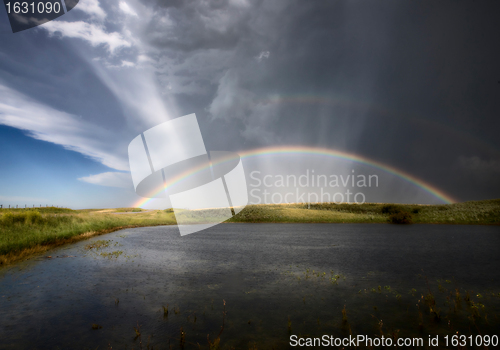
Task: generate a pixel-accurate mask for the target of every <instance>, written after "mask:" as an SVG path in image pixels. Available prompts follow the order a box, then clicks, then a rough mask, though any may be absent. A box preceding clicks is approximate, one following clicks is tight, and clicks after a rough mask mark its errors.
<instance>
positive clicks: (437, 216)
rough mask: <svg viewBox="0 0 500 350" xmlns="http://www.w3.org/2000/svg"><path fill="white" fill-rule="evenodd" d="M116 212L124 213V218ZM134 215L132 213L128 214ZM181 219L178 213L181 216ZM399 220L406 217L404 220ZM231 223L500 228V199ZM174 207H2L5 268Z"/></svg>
mask: <svg viewBox="0 0 500 350" xmlns="http://www.w3.org/2000/svg"><path fill="white" fill-rule="evenodd" d="M113 212H120V213H123V214H121V215H116V214H113ZM129 213H130V214H129ZM222 213H223V212H222V211H221V210H199V211H196V212H188V211H186V212H184V213H181V214H180V215H182V216H183V218H184V219H186V220H188V222H190V223H202V222H213V221H214V220H219V219H220V221H223V218H222V219H221V214H222ZM178 215H179V213H178ZM398 218H403V219H404V220H400V221H398V220H399V219H398ZM226 222H240V223H244V222H252V223H388V222H394V223H398V222H413V223H426V224H482V225H485V224H486V225H488V224H490V225H491V224H494V225H498V224H500V199H494V200H486V201H472V202H464V203H456V204H448V205H417V204H374V203H366V204H359V205H358V204H335V203H318V204H314V203H311V204H309V205H308V204H306V203H301V204H281V205H249V206H247V207H246V208H244V209H243V210H242V211H241V212H240V213H238V214H237V215H236V216H234V217H233V218H231V219H230V220H227V221H226ZM175 223H176V220H175V216H174V213H173V211H172V210H171V209H168V210H153V211H141V212H139V210H138V209H136V208H119V209H106V210H102V209H87V210H71V209H67V208H55V207H43V208H35V209H30V208H28V209H0V264H5V263H9V262H10V261H15V260H19V259H20V258H22V257H24V256H27V255H30V254H33V253H36V252H40V251H44V250H47V249H48V248H50V247H52V246H56V245H60V244H64V243H69V242H73V241H76V240H79V239H82V238H85V237H90V236H93V235H96V234H101V233H106V232H111V231H114V230H117V229H120V228H124V227H137V226H155V225H172V224H175Z"/></svg>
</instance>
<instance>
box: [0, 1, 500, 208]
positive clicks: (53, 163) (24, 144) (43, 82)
mask: <svg viewBox="0 0 500 350" xmlns="http://www.w3.org/2000/svg"><path fill="white" fill-rule="evenodd" d="M499 11H500V3H499V2H497V1H493V0H489V1H463V0H448V1H447V0H443V1H439V2H438V1H433V0H421V1H401V0H383V1H382V0H375V1H358V0H348V1H335V0H332V1H294V0H286V1H285V0H283V1H282V0H273V1H250V0H224V1H222V0H214V1H202V0H192V1H191V0H188V1H181V0H172V1H165V0H163V1H156V0H143V1H136V0H123V1H122V0H118V1H116V0H107V1H102V0H101V1H99V0H80V2H79V3H78V5H77V6H76V7H75V8H74V9H73V10H72V11H70V12H68V13H67V14H65V15H63V16H61V17H59V18H57V19H55V20H53V21H50V22H47V23H45V24H43V25H40V26H38V27H36V28H32V29H28V30H24V31H21V32H17V33H12V30H11V28H10V25H9V21H8V18H7V13H6V9H5V8H4V7H0V146H1V148H0V150H1V151H0V204H2V205H3V206H4V207H7V206H8V205H13V206H15V205H19V206H20V207H21V206H22V207H24V206H25V205H27V206H33V205H35V206H38V205H58V206H65V207H70V208H107V207H128V206H138V205H141V206H143V207H157V208H160V207H161V208H163V207H168V206H169V203H168V200H167V201H166V202H165V201H162V200H159V199H157V200H151V201H144V200H143V199H142V198H141V197H140V196H138V195H137V194H136V193H135V191H134V187H133V184H132V179H131V175H130V171H129V163H128V155H127V147H128V144H129V143H130V142H131V141H132V139H134V137H136V136H137V135H139V134H140V133H141V132H144V131H145V130H147V129H149V128H151V127H153V126H156V125H158V124H160V123H162V122H165V121H168V120H171V119H174V118H177V117H181V116H184V115H187V114H191V113H195V114H196V116H197V119H198V123H199V125H200V130H201V132H202V135H203V140H204V142H205V146H206V148H207V149H209V150H224V151H234V152H238V153H240V154H250V153H252V152H254V151H255V150H259V149H260V150H265V149H275V150H276V149H280V148H283V149H284V148H285V146H293V147H296V148H295V149H297V148H300V147H303V149H306V148H308V149H310V148H318V149H319V148H321V149H328V150H332V152H333V153H331V154H330V155H324V154H323V155H321V154H318V153H314V152H309V153H307V152H291V153H289V154H279V153H277V152H274V153H272V152H265V151H262V152H260V153H259V152H257V151H255V152H254V153H255V154H254V155H253V156H248V157H243V164H244V167H245V172H246V176H247V183H248V185H249V190H251V189H253V188H255V186H253V185H256V183H257V181H256V180H254V178H255V177H258V176H260V177H263V176H265V175H270V176H272V177H273V178H276V176H277V175H295V176H297V177H298V176H300V175H303V174H306V173H307V172H308V171H310V172H311V171H312V170H314V171H315V173H316V174H325V175H327V176H330V175H332V174H337V175H340V174H344V175H345V176H346V175H347V174H366V175H370V174H375V175H377V176H378V177H379V186H377V187H376V188H364V189H363V191H364V193H365V195H366V201H367V202H406V203H445V202H446V200H443V197H442V196H441V197H439V196H438V195H436V193H442V194H446V198H450V199H453V201H468V200H482V199H493V198H500V181H498V179H499V177H500V137H498V135H499V134H498V133H499V131H498V130H499V129H500V64H499V62H500V46H499V45H498V43H500V23H499V22H498V13H499ZM245 152H246V153H245ZM335 152H337V153H335ZM332 154H337V156H333V155H332ZM339 154H348V155H351V156H350V157H347V156H346V157H343V158H342V157H341V156H338V155H339ZM354 156H356V157H358V158H356V157H354ZM355 158H356V159H355ZM360 159H363V160H364V161H360ZM388 169H393V170H394V169H395V172H394V171H392V172H391V171H389V170H388ZM254 171H257V172H258V173H254V176H253V177H250V174H251V173H252V172H254ZM256 174H258V175H256ZM409 179H413V180H415V181H410V180H409ZM426 186H427V187H426ZM275 187H276V186H275ZM347 187H349V186H347ZM426 188H427V190H426ZM429 188H431V189H434V190H435V191H434V192H433V191H429V190H428V189H429ZM274 190H275V191H282V192H283V191H285V192H286V191H288V190H293V189H290V188H288V189H286V190H285V189H283V188H279V189H277V188H274ZM329 190H332V191H337V190H339V191H344V190H345V188H344V189H338V188H335V189H333V188H330V189H329ZM285 192H283V193H285ZM254 193H256V192H254ZM252 198H253V197H252Z"/></svg>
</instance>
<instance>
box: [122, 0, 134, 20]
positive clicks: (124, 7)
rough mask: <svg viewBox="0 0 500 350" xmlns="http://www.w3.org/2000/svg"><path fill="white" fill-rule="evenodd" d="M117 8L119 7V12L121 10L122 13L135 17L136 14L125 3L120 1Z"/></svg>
mask: <svg viewBox="0 0 500 350" xmlns="http://www.w3.org/2000/svg"><path fill="white" fill-rule="evenodd" d="M119 7H120V10H122V11H123V12H125V13H126V14H127V15H131V16H136V17H137V13H135V11H134V10H132V9H131V8H130V6H129V5H128V4H127V3H126V2H125V1H120V4H119Z"/></svg>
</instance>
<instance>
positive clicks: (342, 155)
mask: <svg viewBox="0 0 500 350" xmlns="http://www.w3.org/2000/svg"><path fill="white" fill-rule="evenodd" d="M238 154H239V156H240V157H241V158H252V157H260V156H266V155H279V154H308V155H320V156H326V157H333V158H338V159H344V160H349V161H354V162H358V163H361V164H366V165H369V166H372V167H374V168H377V169H380V170H383V171H386V172H388V173H390V174H393V175H395V176H397V177H399V178H401V179H404V180H406V181H408V182H410V183H412V184H414V185H415V186H417V187H419V188H421V189H423V190H424V191H425V192H428V193H430V194H431V195H433V196H435V197H437V198H439V199H440V200H442V201H443V202H445V203H447V204H450V203H455V199H453V198H452V197H451V196H450V195H448V194H446V193H445V192H444V191H442V190H440V189H438V188H437V187H435V186H433V185H431V184H429V183H427V182H425V181H423V180H421V179H418V178H417V177H415V176H413V175H410V174H408V173H406V172H404V171H402V170H399V169H397V168H395V167H393V166H390V165H387V164H384V163H381V162H378V161H374V160H371V159H368V158H366V157H363V156H360V155H356V154H353V153H348V152H343V151H338V150H333V149H328V148H319V147H307V146H273V147H264V148H258V149H253V150H249V151H243V152H238ZM227 160H228V159H227V158H225V159H222V160H221V162H224V161H227ZM208 167H209V165H203V166H199V167H196V168H192V169H190V170H188V171H186V172H184V173H181V174H180V175H178V176H176V177H174V178H172V179H170V180H169V181H167V182H166V183H165V184H164V185H163V186H160V187H158V188H157V189H155V190H154V191H152V192H151V194H150V197H156V196H157V195H159V194H161V193H162V192H163V191H165V190H166V189H168V188H170V187H172V186H174V185H176V184H177V183H179V182H181V181H183V180H184V179H186V178H189V177H190V176H193V175H196V174H197V173H199V172H201V171H203V170H205V169H207V168H208ZM151 199H152V198H142V199H141V200H139V201H138V202H137V203H135V204H134V207H140V206H143V205H145V204H146V203H148V202H149V201H150V200H151Z"/></svg>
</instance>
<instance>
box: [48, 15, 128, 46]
mask: <svg viewBox="0 0 500 350" xmlns="http://www.w3.org/2000/svg"><path fill="white" fill-rule="evenodd" d="M42 28H44V29H46V30H47V31H48V32H49V33H50V34H51V35H54V34H55V33H61V35H62V36H64V37H68V38H77V39H83V40H85V41H87V42H89V43H90V44H91V45H92V46H99V45H105V46H107V47H108V48H109V50H110V51H111V53H113V52H114V51H115V50H116V49H117V48H120V47H130V46H131V43H130V42H129V41H127V40H125V38H124V37H123V36H122V35H121V34H120V33H117V32H112V33H107V32H106V31H105V30H104V27H103V26H101V25H97V24H90V23H86V22H83V21H77V22H64V21H51V22H47V23H46V24H44V25H43V26H42Z"/></svg>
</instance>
